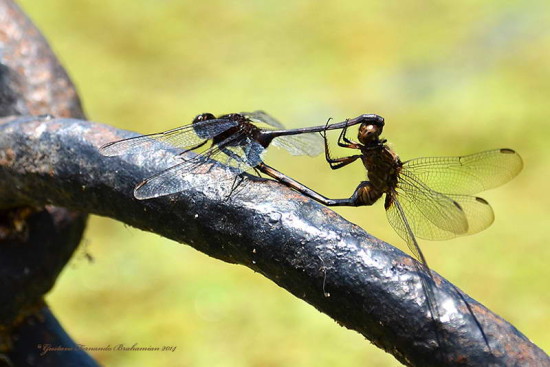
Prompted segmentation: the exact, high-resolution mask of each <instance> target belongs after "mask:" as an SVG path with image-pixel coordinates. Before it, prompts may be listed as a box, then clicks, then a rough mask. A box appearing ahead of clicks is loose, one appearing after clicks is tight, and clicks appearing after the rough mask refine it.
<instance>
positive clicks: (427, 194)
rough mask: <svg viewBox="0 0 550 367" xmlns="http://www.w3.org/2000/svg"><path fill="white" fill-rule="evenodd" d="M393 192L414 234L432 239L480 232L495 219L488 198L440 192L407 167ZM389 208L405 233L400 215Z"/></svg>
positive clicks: (390, 218)
mask: <svg viewBox="0 0 550 367" xmlns="http://www.w3.org/2000/svg"><path fill="white" fill-rule="evenodd" d="M392 195H393V196H392V197H393V199H394V200H399V203H400V206H401V207H402V210H403V213H404V215H405V216H406V217H407V219H408V223H409V226H410V228H411V231H412V233H413V234H414V235H415V236H417V237H420V238H424V239H428V240H445V239H450V238H454V237H456V236H462V235H468V234H473V233H477V232H479V231H481V230H483V229H485V228H487V227H488V226H489V225H490V224H491V223H492V222H493V220H494V214H493V210H492V208H491V206H490V205H489V203H487V201H485V200H484V199H482V198H478V197H474V196H469V195H454V194H449V195H447V194H442V193H439V192H436V191H434V190H432V189H430V188H429V187H428V186H427V185H425V184H424V183H423V182H421V181H420V179H419V178H418V177H416V176H415V175H414V174H412V173H411V172H410V171H408V170H407V169H405V168H403V169H402V170H401V172H400V176H399V180H398V184H397V187H396V189H395V191H394V192H393V194H392ZM390 207H391V206H390ZM387 209H388V211H387V213H388V220H389V221H390V224H391V225H392V226H393V227H394V229H395V230H396V231H397V232H398V233H400V232H403V229H402V228H401V229H400V228H399V222H398V221H397V219H396V215H395V214H393V215H391V213H390V211H389V208H387Z"/></svg>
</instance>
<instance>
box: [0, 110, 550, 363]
mask: <svg viewBox="0 0 550 367" xmlns="http://www.w3.org/2000/svg"><path fill="white" fill-rule="evenodd" d="M131 135H132V134H130V133H128V132H124V131H120V130H115V129H113V128H110V127H107V126H104V125H101V124H94V123H91V122H86V121H79V120H70V119H61V120H55V119H54V120H47V119H36V118H34V119H33V118H27V119H24V118H21V119H19V120H18V121H13V122H11V123H6V124H4V125H3V126H1V127H0V191H1V192H4V193H5V195H2V197H0V207H9V206H20V205H44V204H53V205H58V206H64V207H67V208H72V209H77V210H81V211H85V212H90V213H95V214H99V215H104V216H109V217H112V218H115V219H117V220H120V221H122V222H125V223H127V224H129V225H132V226H134V227H137V228H141V229H143V230H146V231H151V232H155V233H158V234H160V235H162V236H165V237H167V238H171V239H173V240H175V241H178V242H181V243H187V244H189V245H191V246H193V247H194V248H196V249H198V250H200V251H202V252H204V253H206V254H208V255H210V256H213V257H215V258H218V259H221V260H223V261H227V262H231V263H238V264H242V265H245V266H247V267H249V268H251V269H253V270H254V271H257V272H259V273H261V274H263V275H264V276H266V277H267V278H269V279H271V280H272V281H274V282H275V283H277V284H278V285H279V286H281V287H283V288H285V289H287V290H288V291H289V292H291V293H292V294H294V295H295V296H297V297H299V298H301V299H303V300H305V301H306V302H308V303H310V304H312V305H313V306H315V307H316V308H317V309H319V310H320V311H321V312H324V313H326V314H327V315H329V316H331V317H332V318H334V319H335V320H336V321H337V322H338V323H339V324H341V325H342V326H345V327H347V328H350V329H353V330H356V331H358V332H359V333H361V334H363V335H364V336H365V337H366V338H368V339H369V340H370V341H371V342H373V343H374V344H376V345H377V346H379V347H381V348H383V349H384V350H386V351H388V352H390V353H392V354H393V355H395V356H396V358H397V359H398V360H400V361H401V362H402V363H404V364H406V365H411V366H437V365H446V366H501V365H522V366H540V365H544V363H550V360H549V359H548V356H547V355H546V354H545V353H544V352H543V351H542V350H540V349H539V348H538V347H536V346H535V345H534V344H532V343H531V342H530V341H529V340H528V339H527V338H526V337H525V336H524V335H522V334H521V333H520V332H519V331H517V330H516V329H515V328H514V327H513V326H512V325H510V324H509V323H507V322H506V321H505V320H503V319H502V318H500V317H499V316H497V315H495V314H494V313H492V312H490V311H489V310H488V309H486V308H485V307H484V306H483V305H481V304H479V303H478V302H476V301H475V300H473V299H470V298H468V297H467V296H466V295H465V296H464V297H466V298H467V299H468V301H469V302H470V304H471V307H472V309H473V311H474V312H475V315H476V316H477V317H478V319H479V321H480V322H481V324H482V325H483V329H484V330H485V332H486V334H487V336H488V340H489V343H490V346H491V350H489V349H488V348H487V346H486V345H485V343H484V341H483V339H482V336H481V334H480V332H479V329H478V328H477V326H476V324H475V322H474V321H473V320H472V318H471V316H470V314H469V313H468V311H467V309H466V307H465V305H464V303H463V302H462V301H461V300H460V298H459V297H458V296H457V294H456V289H455V288H454V287H453V286H452V285H451V284H449V283H448V282H447V281H446V280H445V279H443V278H441V277H439V276H438V275H435V279H436V282H437V283H438V285H439V286H438V288H437V290H436V292H435V295H436V298H437V301H438V304H439V305H440V306H439V308H440V312H441V318H442V322H440V323H439V326H438V331H439V334H440V337H441V341H442V343H441V345H439V344H438V343H437V341H436V336H435V333H434V328H433V323H432V319H431V317H430V315H429V313H428V311H427V308H426V304H425V299H424V293H423V292H422V288H421V284H420V280H419V276H425V275H423V274H418V273H417V272H416V268H415V266H414V263H413V262H414V261H415V260H413V259H412V258H410V257H409V256H407V255H406V254H404V253H403V252H401V251H400V250H398V249H396V248H394V247H392V246H391V245H389V244H387V243H384V242H383V241H381V240H378V239H376V238H374V237H372V236H370V235H369V234H368V233H367V232H365V231H364V230H362V229H361V228H359V227H357V226H355V225H353V224H352V223H349V222H347V221H346V220H344V219H343V218H341V217H340V216H339V215H337V214H336V213H334V212H333V211H331V210H330V209H328V208H325V207H323V206H321V205H320V204H317V203H316V202H313V201H311V200H309V199H307V198H305V197H303V196H301V195H299V194H297V193H295V192H293V191H291V190H290V189H287V188H286V187H284V186H282V185H280V184H278V183H276V182H274V181H270V180H265V179H259V178H254V177H251V176H250V177H248V178H247V179H246V180H245V181H244V182H243V184H242V185H241V186H239V188H238V189H237V190H236V191H235V192H234V193H233V194H232V195H231V196H230V197H229V199H228V194H229V192H230V189H231V186H232V183H233V175H232V174H231V172H230V171H227V169H225V168H223V167H222V166H219V165H216V164H214V165H213V166H212V167H210V169H209V170H207V169H205V170H204V172H203V173H201V174H193V175H184V176H182V181H183V184H182V187H184V188H185V190H184V192H182V193H180V194H176V195H171V196H167V197H161V198H158V199H153V200H146V201H139V200H136V199H135V198H134V197H133V195H132V192H133V189H134V187H135V185H136V184H138V183H139V182H140V181H141V180H142V179H144V178H146V177H148V176H150V175H151V174H153V173H155V172H158V171H159V170H161V169H163V168H165V167H167V166H169V165H170V164H171V163H173V162H174V159H177V158H176V157H175V156H174V155H173V154H174V153H172V152H170V151H158V152H155V153H154V154H147V155H139V154H138V155H134V156H126V157H103V156H101V155H100V154H99V152H98V150H97V149H98V147H99V146H101V145H102V144H104V143H106V142H109V141H112V140H115V139H120V138H125V137H129V136H131Z"/></svg>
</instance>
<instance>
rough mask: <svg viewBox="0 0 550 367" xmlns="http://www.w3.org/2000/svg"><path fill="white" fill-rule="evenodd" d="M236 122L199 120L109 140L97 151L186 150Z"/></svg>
mask: <svg viewBox="0 0 550 367" xmlns="http://www.w3.org/2000/svg"><path fill="white" fill-rule="evenodd" d="M236 124H237V123H236V122H235V121H231V120H227V119H213V120H206V121H200V122H196V123H194V124H190V125H185V126H181V127H178V128H175V129H172V130H168V131H164V132H161V133H156V134H148V135H141V136H136V137H133V138H129V139H123V140H118V141H115V142H111V143H108V144H105V145H103V146H102V147H101V148H99V151H100V153H101V154H103V155H105V156H116V155H121V154H135V153H138V152H142V151H144V150H151V149H155V148H156V149H162V148H164V149H168V148H177V149H181V150H183V151H186V150H190V149H193V148H194V147H195V146H197V145H199V144H201V143H203V142H204V141H205V140H207V139H210V138H212V137H214V136H216V135H218V134H221V133H223V132H224V131H226V130H228V129H230V128H232V127H234V126H236Z"/></svg>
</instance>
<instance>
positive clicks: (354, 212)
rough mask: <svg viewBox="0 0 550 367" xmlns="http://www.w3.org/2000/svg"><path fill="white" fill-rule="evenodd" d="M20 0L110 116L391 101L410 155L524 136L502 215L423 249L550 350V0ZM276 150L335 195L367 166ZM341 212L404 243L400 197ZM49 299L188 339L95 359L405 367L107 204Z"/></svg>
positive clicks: (92, 108)
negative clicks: (108, 210) (119, 215)
mask: <svg viewBox="0 0 550 367" xmlns="http://www.w3.org/2000/svg"><path fill="white" fill-rule="evenodd" d="M19 3H20V4H21V6H22V7H23V8H24V10H25V11H26V12H27V14H29V15H30V17H31V18H32V19H33V20H34V22H35V23H36V24H37V26H38V27H39V28H40V29H41V30H42V31H43V33H44V34H45V36H46V37H47V38H48V40H49V42H50V43H51V45H52V47H53V49H54V50H55V51H56V53H57V55H58V56H59V58H60V59H61V61H62V62H63V64H64V66H65V67H66V68H67V70H68V71H69V73H70V75H71V77H72V78H73V81H74V82H75V83H76V85H77V87H78V89H79V92H80V95H81V97H82V99H83V102H84V105H85V108H86V112H87V113H88V116H89V118H90V119H92V120H95V121H100V122H103V123H107V124H111V125H114V126H117V127H119V128H125V129H130V130H135V131H139V132H142V133H146V132H154V131H159V130H164V129H169V128H173V127H176V126H179V125H182V124H187V123H189V122H190V121H191V120H192V118H193V117H194V116H195V115H196V114H198V113H201V112H212V113H215V114H218V113H228V112H239V111H248V110H255V109H264V110H266V111H268V112H269V113H270V114H272V115H273V116H275V117H276V118H278V119H280V120H281V121H283V122H285V124H286V125H287V126H288V127H299V126H307V125H318V124H322V123H324V122H325V121H326V119H327V118H328V117H333V118H334V119H335V120H336V121H340V120H343V119H345V118H347V117H354V116H356V115H358V114H361V113H378V114H380V115H382V116H384V117H385V118H386V122H387V125H386V129H385V137H386V138H387V139H389V141H390V142H391V143H392V144H393V147H394V149H395V150H396V151H397V152H398V153H399V154H400V156H401V158H402V159H404V160H406V159H408V158H413V157H417V156H430V155H456V154H468V153H474V152H477V151H482V150H486V149H491V148H497V147H510V148H514V149H516V150H518V151H519V152H520V153H521V155H522V157H523V158H524V163H525V167H524V170H523V172H522V173H521V174H520V176H519V177H517V178H516V179H515V180H514V181H512V182H511V183H509V184H507V185H505V186H504V187H501V188H499V189H496V190H493V191H491V192H488V193H486V194H484V195H482V196H484V197H485V198H486V199H488V200H489V201H490V202H491V203H492V205H493V208H494V209H495V212H496V221H495V223H494V224H493V225H492V226H491V227H490V228H489V229H488V230H486V231H485V232H483V233H481V234H479V235H476V236H472V237H465V238H459V239H455V240H452V241H446V242H427V241H423V242H422V243H421V245H422V246H423V250H424V253H425V255H426V256H427V258H428V261H429V262H430V264H431V266H432V268H434V269H435V270H436V271H438V272H439V273H441V274H442V275H443V276H445V277H447V278H448V279H449V280H451V281H452V282H454V283H455V284H457V285H458V286H459V287H461V288H462V289H463V290H464V291H466V292H467V293H468V294H470V295H471V296H472V297H474V298H476V299H477V300H479V301H480V302H482V303H483V304H485V305H486V306H488V307H489V308H490V309H492V310H493V311H495V312H496V313H498V314H499V315H501V316H502V317H504V318H505V319H507V320H508V321H510V322H511V323H513V324H514V325H515V326H516V327H517V328H518V329H519V330H520V331H522V332H523V333H525V334H526V335H527V336H528V337H529V338H530V339H531V340H533V342H535V343H536V344H538V345H539V346H540V347H542V348H543V349H545V350H547V351H548V350H549V349H550V333H548V325H550V316H549V314H550V313H549V305H550V292H549V279H550V266H548V261H549V260H550V246H549V241H548V225H549V224H550V209H549V208H550V195H549V194H548V190H550V187H549V184H548V182H549V181H550V174H549V168H550V148H549V147H548V140H549V138H550V126H549V124H548V116H550V102H549V97H550V83H549V82H550V67H549V65H550V62H549V61H550V58H549V57H550V27H549V26H548V25H549V24H550V19H549V17H550V6H549V3H548V2H544V1H507V2H503V1H485V2H482V3H481V2H478V1H471V0H467V1H458V2H456V1H455V2H448V1H441V0H440V1H421V0H413V1H401V2H364V1H359V0H356V1H345V0H344V1H339V2H333V1H319V0H318V1H313V0H309V1H307V0H298V1H292V2H281V1H273V0H264V1H250V0H248V1H246V0H245V1H215V0H207V1H202V2H197V1H175V0H162V1H160V0H131V1H130V0H118V1H106V0H94V1H92V0H49V1H40V2H38V1H31V0H21V1H20V2H19ZM333 138H336V137H335V136H334V135H333ZM340 153H343V152H340ZM266 161H267V162H268V163H269V164H271V165H273V166H275V167H278V168H279V169H280V170H282V171H283V172H285V173H287V174H289V175H291V176H292V177H294V178H296V179H298V180H300V181H302V182H303V183H305V184H308V185H310V186H312V187H314V188H315V189H317V190H318V191H319V192H321V193H325V194H326V195H328V196H333V197H345V196H349V195H350V194H351V193H352V191H353V189H354V188H355V186H356V185H357V183H358V182H359V181H360V180H363V179H364V177H365V173H364V170H363V169H362V168H361V164H360V163H357V164H355V165H354V166H353V167H350V168H346V169H344V170H342V171H338V172H332V171H331V170H330V169H329V168H328V167H327V165H326V163H325V162H324V160H323V158H322V157H318V158H315V159H312V158H297V159H294V158H292V159H289V157H288V156H287V155H286V154H285V153H284V152H283V151H279V150H277V149H275V150H274V151H272V152H271V153H270V154H269V155H268V158H267V159H266ZM337 211H338V212H339V213H341V214H342V215H343V216H345V217H346V218H348V219H349V220H350V221H352V222H354V223H357V224H359V225H361V226H362V227H363V228H365V229H367V230H368V231H370V232H371V233H373V234H374V235H376V236H377V237H380V238H382V239H384V240H386V241H388V242H390V243H393V244H398V245H400V246H401V244H402V243H401V241H400V239H399V238H398V237H397V235H396V234H395V233H394V232H393V231H392V229H391V228H390V227H389V224H388V223H387V222H386V217H385V214H384V211H383V207H382V205H381V204H379V205H376V206H374V207H372V208H368V207H364V208H347V209H337ZM401 247H402V248H405V247H404V246H401ZM86 253H89V254H91V255H92V256H93V258H94V259H95V260H94V262H93V263H90V262H88V261H87V260H86V256H85V254H86ZM48 301H49V302H50V304H51V305H52V307H53V310H54V312H56V313H57V315H58V316H59V318H60V320H61V322H62V323H63V324H64V325H65V326H66V327H67V329H68V330H69V331H70V332H71V334H72V335H73V336H74V337H75V338H76V340H78V341H79V342H80V343H82V344H85V345H87V346H96V347H97V346H104V345H107V344H111V345H114V344H120V343H124V344H126V345H131V344H133V343H139V345H141V346H163V345H172V346H177V349H176V351H175V352H172V353H169V352H163V353H160V352H157V353H154V352H104V353H95V354H94V357H96V358H97V359H98V360H99V361H100V362H101V363H104V364H105V365H110V366H135V365H161V364H164V365H170V366H208V367H212V366H224V367H225V366H289V365H293V366H344V365H347V366H352V365H367V366H397V365H399V364H398V363H397V362H396V361H395V359H393V357H391V356H390V355H388V354H386V353H384V352H383V351H381V350H378V349H377V348H376V347H374V346H372V345H370V343H369V342H368V341H366V340H364V338H363V337H361V336H360V335H359V334H357V333H355V332H353V331H350V330H346V329H344V328H341V327H340V326H338V325H337V324H336V323H335V322H334V321H332V320H331V319H330V318H329V317H327V316H325V315H323V314H320V313H319V312H318V311H316V310H315V309H314V308H313V307H311V306H309V305H307V304H305V303H304V302H302V301H300V300H298V299H296V298H294V297H293V296H291V295H289V294H287V293H286V292H285V291H283V290H282V289H280V288H278V287H277V286H275V285H274V284H273V283H271V282H270V281H268V280H266V279H265V278H263V277H262V276H260V275H258V274H255V273H253V272H252V271H250V270H249V269H247V268H244V267H240V266H235V265H228V264H225V263H222V262H220V261H218V260H214V259H211V258H209V257H207V256H205V255H203V254H202V253H199V252H197V251H195V250H193V249H192V248H190V247H188V246H185V245H181V244H177V243H173V242H171V241H168V240H165V239H163V238H160V237H159V236H156V235H152V234H148V233H144V232H141V231H138V230H135V229H132V228H129V227H127V226H124V225H123V224H121V223H118V222H115V221H113V220H111V219H107V218H99V217H92V218H91V220H90V223H89V226H88V229H87V232H86V234H85V241H84V242H83V246H82V248H81V250H80V251H79V253H78V254H77V256H76V257H75V259H74V260H73V261H72V263H71V265H70V266H68V267H67V268H66V269H65V271H64V272H63V274H62V276H61V278H60V279H59V281H58V283H57V285H56V287H55V289H54V290H53V291H52V292H51V294H50V295H49V297H48Z"/></svg>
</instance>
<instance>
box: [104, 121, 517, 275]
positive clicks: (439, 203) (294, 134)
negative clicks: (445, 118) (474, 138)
mask: <svg viewBox="0 0 550 367" xmlns="http://www.w3.org/2000/svg"><path fill="white" fill-rule="evenodd" d="M258 124H264V125H265V127H259V126H258ZM353 125H359V132H358V135H357V139H358V142H355V141H352V140H350V139H349V138H348V137H347V136H346V133H347V129H348V128H349V127H350V126H353ZM383 127H384V119H383V118H382V117H380V116H378V115H374V114H368V115H361V116H358V117H356V118H353V119H348V120H346V121H343V122H339V123H333V124H326V125H320V126H314V127H306V128H299V129H288V130H285V129H284V127H283V125H282V124H281V123H280V122H278V121H277V120H275V119H274V118H273V117H271V116H269V115H268V114H266V113H265V112H263V111H255V112H249V113H247V112H243V113H234V114H228V115H223V116H219V117H215V116H214V115H212V114H210V113H204V114H201V115H198V116H197V117H195V119H194V120H193V123H192V124H190V125H186V126H182V127H179V128H176V129H173V130H169V131H165V132H162V133H157V134H150V135H143V136H137V137H133V138H129V139H124V140H119V141H115V142H111V143H108V144H106V145H104V146H102V147H101V148H100V152H101V153H102V154H103V155H106V156H115V155H121V154H131V153H136V152H140V151H142V150H143V149H144V147H147V146H148V145H150V144H151V141H157V142H160V143H163V144H165V145H166V146H168V147H173V148H177V149H180V150H181V154H180V157H181V162H179V163H177V164H176V165H174V166H172V167H170V168H168V169H166V170H164V171H162V172H160V173H157V174H156V175H154V176H152V177H150V178H147V179H146V180H144V181H143V182H141V183H140V184H139V185H138V186H137V187H136V189H135V191H134V195H135V197H136V198H137V199H141V200H143V199H150V198H155V197H159V196H164V195H168V194H172V193H175V192H177V191H179V188H178V185H174V182H175V181H177V180H178V179H179V178H180V177H181V175H182V174H184V173H192V172H194V171H195V170H197V169H198V168H199V167H200V166H202V165H203V164H204V163H207V162H211V161H210V160H211V159H215V160H217V161H220V162H222V163H225V164H227V165H230V166H232V167H234V169H236V170H234V171H233V172H235V174H241V173H243V172H245V171H247V170H250V169H251V168H254V169H255V170H257V171H259V172H262V173H264V174H267V175H269V176H270V177H272V178H274V179H276V180H278V181H279V182H281V183H283V184H285V185H287V186H289V187H291V188H293V189H295V190H297V191H299V192H301V193H302V194H304V195H306V196H309V197H310V198H312V199H314V200H316V201H318V202H320V203H322V204H324V205H327V206H364V205H372V204H373V203H375V202H376V201H377V200H378V199H380V198H381V197H382V196H383V195H384V194H385V209H386V213H387V217H388V220H389V222H390V224H391V225H392V227H393V228H394V229H395V231H396V232H397V233H398V234H399V235H400V236H401V237H402V238H403V239H404V240H405V242H406V243H407V245H408V246H409V248H410V250H411V251H412V252H413V254H414V255H415V256H416V257H417V258H418V259H419V260H420V261H421V262H422V263H424V264H425V265H427V264H426V260H425V259H424V256H423V255H422V252H421V251H420V248H419V247H418V244H417V242H416V239H415V238H416V237H420V238H424V239H429V240H444V239H449V238H453V237H456V236H460V235H468V234H473V233H477V232H479V231H482V230H483V229H485V228H487V227H488V226H489V225H490V224H491V223H492V222H493V220H494V214H493V210H492V208H491V206H490V205H489V203H487V201H485V200H484V199H482V198H480V197H475V196H471V195H473V194H476V193H478V192H481V191H485V190H488V189H491V188H493V187H496V186H499V185H502V184H504V183H506V182H508V181H509V180H511V179H512V178H513V177H515V176H516V175H517V174H518V173H519V172H520V171H521V169H522V166H523V163H522V160H521V157H520V156H519V155H518V154H517V153H516V152H515V151H514V150H512V149H495V150H488V151H484V152H481V153H476V154H471V155H466V156H461V157H431V158H416V159H412V160H409V161H405V162H402V161H401V160H400V159H399V157H398V156H397V154H395V153H394V152H393V151H392V150H391V148H390V147H389V146H388V145H387V144H386V140H385V139H380V135H381V133H382V130H383ZM334 129H341V130H342V131H341V134H340V136H339V138H338V145H339V146H341V147H345V148H350V149H354V150H357V151H358V152H357V153H358V154H354V155H351V156H348V157H343V158H336V159H335V158H332V157H331V155H330V151H329V148H328V142H327V138H326V131H328V130H334ZM317 133H320V134H317ZM321 137H322V139H321ZM323 141H324V142H323ZM208 142H210V146H209V147H208V149H206V150H205V151H203V152H202V153H200V154H197V155H193V156H191V158H190V157H189V156H188V155H185V154H184V153H186V152H189V151H192V150H196V149H198V148H201V147H203V146H205V145H206V144H207V143H208ZM270 145H275V146H278V147H281V148H284V149H286V150H287V151H288V152H290V153H291V154H293V155H310V156H316V155H318V154H320V153H321V152H322V151H323V148H324V151H325V158H326V160H327V162H328V163H329V164H330V167H331V168H332V169H338V168H341V167H344V166H346V165H348V164H350V163H352V162H354V161H356V160H359V159H360V160H361V161H362V163H363V165H364V166H365V168H366V170H367V176H368V181H363V182H361V183H360V184H359V186H358V187H357V189H356V190H355V192H354V193H353V195H352V196H351V197H349V198H346V199H329V198H326V197H325V196H323V195H321V194H319V193H317V192H315V191H314V190H312V189H310V188H308V187H306V186H304V185H302V184H300V183H299V182H297V181H295V180H293V179H292V178H290V177H288V176H286V175H284V174H282V173H281V172H279V171H277V170H276V169H274V168H273V167H270V166H268V165H267V164H265V163H264V162H263V159H262V156H263V154H264V153H265V151H266V149H267V148H268V147H269V146H270Z"/></svg>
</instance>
